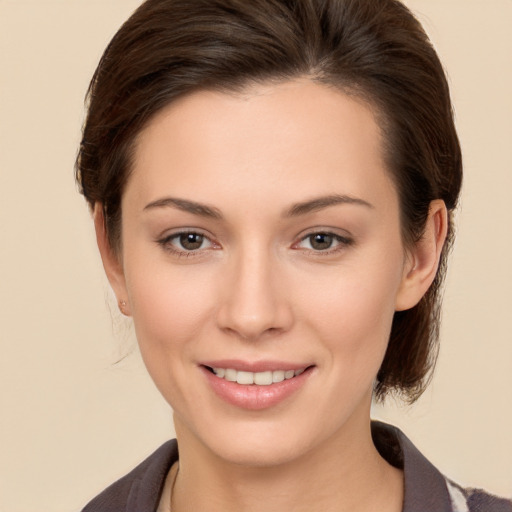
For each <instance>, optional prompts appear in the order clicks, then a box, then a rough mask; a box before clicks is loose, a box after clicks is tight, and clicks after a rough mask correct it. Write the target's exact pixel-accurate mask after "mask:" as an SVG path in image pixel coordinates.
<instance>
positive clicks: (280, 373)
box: [272, 370, 284, 382]
mask: <svg viewBox="0 0 512 512" xmlns="http://www.w3.org/2000/svg"><path fill="white" fill-rule="evenodd" d="M283 380H284V370H276V371H275V372H272V382H282V381H283Z"/></svg>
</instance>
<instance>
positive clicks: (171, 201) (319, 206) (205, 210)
mask: <svg viewBox="0 0 512 512" xmlns="http://www.w3.org/2000/svg"><path fill="white" fill-rule="evenodd" d="M339 204H355V205H360V206H365V207H367V208H373V205H372V204H371V203H369V202H368V201H365V200H364V199H360V198H358V197H352V196H348V195H341V194H331V195H328V196H322V197H316V198H314V199H310V200H308V201H304V202H300V203H295V204H293V205H292V206H291V207H290V208H288V210H286V212H285V213H284V217H298V216H300V215H305V214H307V213H311V212H316V211H318V210H323V209H324V208H328V207H329V206H335V205H339ZM167 207H172V208H177V209H179V210H182V211H184V212H187V213H191V214H193V215H199V216H201V217H207V218H211V219H217V220H221V219H222V218H223V216H222V213H221V212H220V210H219V209H218V208H215V207H214V206H208V205H206V204H203V203H197V202H196V201H189V200H187V199H179V198H177V197H163V198H161V199H157V200H156V201H152V202H151V203H149V204H147V205H146V206H145V207H144V211H147V210H152V209H154V208H167Z"/></svg>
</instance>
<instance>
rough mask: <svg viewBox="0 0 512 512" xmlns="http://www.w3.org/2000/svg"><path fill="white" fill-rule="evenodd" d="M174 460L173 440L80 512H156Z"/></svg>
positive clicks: (175, 459) (175, 458)
mask: <svg viewBox="0 0 512 512" xmlns="http://www.w3.org/2000/svg"><path fill="white" fill-rule="evenodd" d="M177 460H178V445H177V443H176V440H175V439H173V440H171V441H167V442H166V443H165V444H163V445H162V446H160V448H158V450H156V451H155V452H154V453H153V454H151V455H150V456H149V457H148V458H147V459H145V460H144V461H143V462H141V463H140V464H139V465H138V466H137V467H136V468H135V469H133V470H132V471H130V473H128V474H127V475H125V476H124V477H122V478H120V479H119V480H117V481H116V482H114V483H113V484H112V485H110V486H109V487H107V488H106V489H105V490H104V491H103V492H102V493H101V494H99V495H98V496H96V497H95V498H94V499H93V500H92V501H90V502H89V503H88V504H87V505H86V507H85V508H84V509H83V510H82V512H132V511H133V512H140V511H141V510H144V511H145V512H146V511H148V512H149V511H151V510H156V508H157V507H158V502H159V499H160V494H161V492H162V489H163V486H164V483H165V478H166V476H167V473H168V472H169V469H170V467H171V466H172V465H173V463H174V462H176V461H177Z"/></svg>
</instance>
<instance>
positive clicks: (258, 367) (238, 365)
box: [201, 359, 312, 373]
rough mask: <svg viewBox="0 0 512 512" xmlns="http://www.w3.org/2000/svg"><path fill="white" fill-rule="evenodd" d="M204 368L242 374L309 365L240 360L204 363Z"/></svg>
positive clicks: (291, 368) (301, 367)
mask: <svg viewBox="0 0 512 512" xmlns="http://www.w3.org/2000/svg"><path fill="white" fill-rule="evenodd" d="M201 365H202V366H208V367H210V368H225V369H227V368H231V369H233V370H237V371H242V372H253V373H258V372H268V371H277V370H285V371H286V370H302V369H305V368H307V367H309V366H312V365H311V364H309V363H291V362H289V361H271V360H263V361H242V360H240V359H219V360H215V361H204V362H202V363H201Z"/></svg>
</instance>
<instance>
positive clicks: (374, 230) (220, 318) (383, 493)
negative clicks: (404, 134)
mask: <svg viewBox="0 0 512 512" xmlns="http://www.w3.org/2000/svg"><path fill="white" fill-rule="evenodd" d="M333 195H336V196H337V197H341V196H342V197H344V198H345V201H342V202H337V203H336V204H329V205H327V204H325V203H326V201H323V204H316V207H315V208H311V204H310V205H309V206H310V208H309V210H308V209H307V208H304V207H302V209H301V208H297V207H296V208H295V214H294V215H290V213H291V210H293V205H297V204H305V203H308V202H310V201H311V200H314V199H317V198H325V197H330V198H331V199H332V196H333ZM347 197H348V198H351V199H352V200H353V199H356V200H357V201H356V202H354V201H352V202H347V201H346V198H347ZM169 198H178V199H180V200H186V201H193V202H195V203H200V204H201V205H207V206H208V207H209V208H210V209H212V210H213V211H214V212H215V214H216V216H215V217H208V216H205V215H204V213H205V212H204V209H203V210H198V209H197V208H196V209H195V210H194V211H184V209H183V203H180V204H179V205H177V203H176V202H173V201H174V200H173V201H169ZM162 200H164V201H162ZM327 202H328V201H327ZM148 205H150V206H148ZM180 206H181V207H180ZM189 210H190V208H189ZM298 210H301V211H298ZM305 210H307V211H305ZM95 222H96V229H97V235H98V244H99V247H100V251H101V254H102V257H103V262H104V266H105V269H106V272H107V275H108V277H109V279H110V282H111V284H112V286H113V288H114V291H115V293H116V295H117V297H118V299H119V300H120V301H121V300H124V301H125V302H126V306H124V308H123V312H124V313H125V314H128V315H131V316H133V321H134V325H135V329H136V334H137V338H138V341H139V344H140V349H141V353H142V356H143V358H144V361H145V364H146V366H147V368H148V370H149V372H150V374H151V376H152V378H153V380H154V381H155V383H156V385H157V387H158V388H159V390H160V391H161V393H162V394H163V396H164V397H165V398H166V400H167V401H168V402H169V403H170V404H171V406H172V407H173V410H174V419H175V426H176V432H177V437H178V442H179V446H180V468H179V473H178V478H177V481H176V486H175V489H174V494H173V512H175V511H178V512H180V511H182V510H197V511H203V510H204V511H206V510H208V511H212V510H213V511H216V510H219V511H221V510H222V511H224V512H225V511H230V510H243V511H256V510H261V502H262V499H264V500H265V510H268V511H274V510H275V511H277V510H279V511H282V510H295V511H302V510H304V511H306V510H307V511H316V510H318V511H331V510H333V511H334V510H336V511H344V510H347V511H348V510H351V511H358V510H366V511H370V510H379V511H395V512H396V511H399V510H401V508H402V496H403V481H402V480H403V477H402V474H401V472H400V471H399V470H397V469H395V468H393V467H391V466H390V465H389V464H388V463H387V462H386V461H384V459H382V458H381V457H380V455H379V454H378V452H377V451H376V449H375V447H374V445H373V443H372V440H371V435H370V404H371V397H372V388H373V383H374V379H375V376H376V374H377V371H378V369H379V367H380V364H381V362H382V359H383V357H384V353H385V350H386V346H387V341H388V338H389V333H390V329H391V322H392V318H393V314H394V312H395V311H396V310H403V309H407V308H410V307H412V306H414V305H415V304H416V303H417V302H418V301H419V300H420V298H421V297H422V296H423V294H424V293H425V291H426V290H427V289H428V287H429V285H430V284H431V282H432V280H433V278H434V277H435V273H436V270H437V266H438V262H439V255H440V251H441V248H442V245H443V242H444V239H445V236H446V208H445V206H444V203H443V202H442V201H434V202H433V203H432V204H431V209H430V215H429V219H428V221H427V225H426V229H425V235H424V237H423V238H422V240H421V241H420V242H419V243H418V244H417V245H415V246H414V247H407V248H406V247H404V245H403V243H402V239H401V236H400V222H399V206H398V197H397V192H396V189H395V186H394V184H393V181H392V179H391V177H390V174H389V172H388V170H387V169H386V167H385V163H384V160H383V152H382V138H381V133H380V130H379V127H378V125H377V123H376V120H375V117H374V115H373V113H372V110H371V108H370V107H369V106H367V105H366V104H364V103H362V102H359V101H357V100H356V99H354V98H353V97H348V96H346V95H344V94H343V93H341V92H339V91H337V90H335V89H332V88H328V87H326V86H324V85H319V84H316V83H313V82H312V81H309V80H307V79H303V80H297V81H293V82H286V83H281V84H277V85H276V84H269V85H259V86H253V87H251V88H248V89H247V90H246V91H245V92H244V94H236V95H228V94H224V93H217V92H212V91H200V92H196V93H194V94H191V95H189V96H187V97H185V98H182V99H180V100H178V101H176V102H175V103H173V104H171V105H170V106H168V107H167V108H166V109H165V110H163V111H162V112H160V113H159V114H158V115H157V116H156V117H155V118H154V119H153V120H152V122H151V123H150V124H149V125H148V126H147V127H146V128H145V129H144V131H143V132H142V133H141V134H140V136H139V139H138V142H137V147H136V151H135V160H134V167H133V173H132V174H131V176H130V178H129V181H128V183H127V186H126V190H125V192H124V195H123V199H122V250H121V251H120V252H119V253H116V252H114V251H113V250H112V249H111V247H110V246H109V244H108V241H107V239H106V236H105V232H104V228H103V225H104V223H103V218H102V214H101V207H100V205H97V207H96V209H95ZM183 231H185V232H190V231H193V232H195V233H198V234H201V235H203V236H204V238H203V242H202V245H200V246H199V248H198V249H196V250H187V248H188V247H189V246H187V248H185V247H184V246H183V245H182V244H180V238H179V236H177V234H179V233H180V232H181V233H182V232H183ZM312 233H332V234H333V237H332V238H327V241H329V240H331V241H332V245H331V246H330V247H328V248H324V247H325V246H322V247H321V248H319V246H318V245H314V244H313V243H314V241H315V240H314V239H312V238H311V236H310V235H311V234H312ZM196 240H197V239H196ZM199 240H200V239H199ZM324 240H325V239H324ZM327 245H328V244H327ZM233 358H234V359H240V360H243V361H250V362H255V361H261V360H279V361H288V362H293V363H297V364H304V365H308V366H309V365H310V366H312V369H311V370H310V372H309V375H308V376H307V379H306V380H305V383H304V384H303V385H302V386H301V387H300V389H299V390H298V391H297V392H295V393H294V394H292V395H291V396H290V397H288V398H287V399H286V400H284V401H282V402H280V403H278V404H277V405H275V406H273V407H268V408H265V409H262V410H257V411H252V410H247V409H245V408H241V407H236V406H234V405H232V404H230V403H227V402H225V401H224V400H222V399H221V398H219V397H218V396H217V395H216V394H215V393H214V392H213V391H212V389H211V387H210V386H209V384H208V382H207V379H205V377H204V374H203V372H202V371H201V367H200V364H201V362H204V361H211V360H219V359H233Z"/></svg>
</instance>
